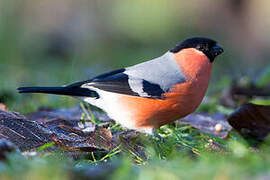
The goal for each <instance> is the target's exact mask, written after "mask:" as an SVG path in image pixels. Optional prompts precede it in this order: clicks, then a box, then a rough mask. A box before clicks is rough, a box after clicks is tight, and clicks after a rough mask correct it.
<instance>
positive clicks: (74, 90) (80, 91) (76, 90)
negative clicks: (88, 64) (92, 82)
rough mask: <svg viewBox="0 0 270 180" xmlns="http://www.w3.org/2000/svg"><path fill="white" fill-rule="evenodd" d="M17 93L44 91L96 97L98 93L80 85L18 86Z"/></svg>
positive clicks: (46, 92)
mask: <svg viewBox="0 0 270 180" xmlns="http://www.w3.org/2000/svg"><path fill="white" fill-rule="evenodd" d="M18 91H19V93H45V94H57V95H67V96H83V97H96V98H98V97H99V95H98V93H97V92H96V91H93V90H90V89H87V88H81V87H69V86H66V87H20V88H18Z"/></svg>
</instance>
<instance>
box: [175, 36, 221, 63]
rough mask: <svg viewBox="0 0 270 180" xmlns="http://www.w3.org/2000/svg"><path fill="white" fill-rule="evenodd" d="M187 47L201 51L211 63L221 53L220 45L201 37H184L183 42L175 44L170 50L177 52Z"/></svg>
mask: <svg viewBox="0 0 270 180" xmlns="http://www.w3.org/2000/svg"><path fill="white" fill-rule="evenodd" d="M188 48H194V49H196V50H199V51H201V52H203V53H204V54H205V55H206V56H207V57H208V59H209V61H210V62H211V63H212V62H214V59H215V57H217V56H218V55H220V54H221V53H223V49H222V47H220V46H219V45H218V44H217V42H216V41H214V40H212V39H209V38H203V37H194V38H189V39H186V40H184V41H183V42H181V43H179V44H177V45H176V46H175V47H174V48H173V49H171V50H170V52H172V53H178V52H180V51H181V50H183V49H188Z"/></svg>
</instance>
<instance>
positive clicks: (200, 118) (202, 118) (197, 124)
mask: <svg viewBox="0 0 270 180" xmlns="http://www.w3.org/2000/svg"><path fill="white" fill-rule="evenodd" d="M178 122H179V123H180V124H189V125H191V126H192V127H194V128H196V129H199V130H201V131H203V132H206V133H209V134H212V135H215V136H218V137H221V138H225V137H227V135H228V132H229V131H230V130H231V129H232V127H231V126H230V125H229V123H228V122H227V120H226V116H225V115H223V114H221V113H216V114H213V115H210V114H208V113H193V114H190V115H188V116H186V117H184V118H182V119H180V120H179V121H178Z"/></svg>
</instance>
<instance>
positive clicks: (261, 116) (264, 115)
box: [228, 103, 270, 141]
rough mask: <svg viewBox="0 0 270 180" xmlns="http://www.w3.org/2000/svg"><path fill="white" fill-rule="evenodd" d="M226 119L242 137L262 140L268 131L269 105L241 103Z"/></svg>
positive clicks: (269, 124)
mask: <svg viewBox="0 0 270 180" xmlns="http://www.w3.org/2000/svg"><path fill="white" fill-rule="evenodd" d="M228 121H229V123H230V125H231V126H232V127H233V128H234V129H236V130H237V131H238V132H240V134H242V135H243V136H244V137H251V138H254V139H256V140H260V141H262V140H263V139H264V138H265V137H266V136H267V135H268V134H269V132H270V106H264V105H256V104H252V103H248V104H244V105H241V106H240V107H239V108H238V109H237V110H236V111H235V112H233V113H232V114H231V115H230V116H229V118H228Z"/></svg>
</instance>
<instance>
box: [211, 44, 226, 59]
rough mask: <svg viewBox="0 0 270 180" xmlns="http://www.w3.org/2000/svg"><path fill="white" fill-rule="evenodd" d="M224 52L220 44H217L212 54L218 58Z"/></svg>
mask: <svg viewBox="0 0 270 180" xmlns="http://www.w3.org/2000/svg"><path fill="white" fill-rule="evenodd" d="M223 52H224V50H223V49H222V47H220V46H219V45H218V44H216V45H215V46H214V47H212V48H211V54H212V56H213V57H216V56H218V55H220V54H222V53H223Z"/></svg>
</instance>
